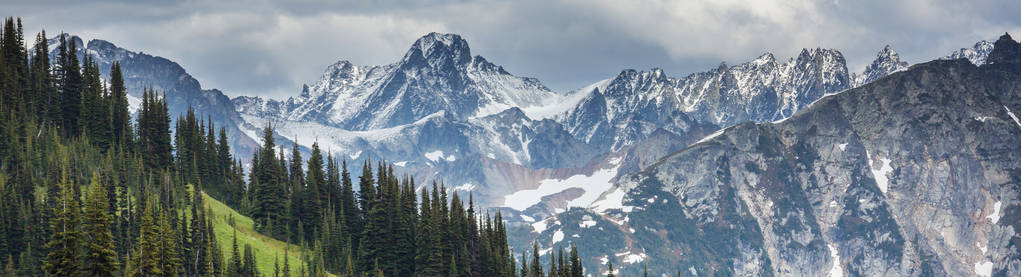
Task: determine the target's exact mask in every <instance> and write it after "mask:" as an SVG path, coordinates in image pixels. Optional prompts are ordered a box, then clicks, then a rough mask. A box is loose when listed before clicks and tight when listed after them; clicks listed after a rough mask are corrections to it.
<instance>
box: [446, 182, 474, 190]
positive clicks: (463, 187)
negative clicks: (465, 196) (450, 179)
mask: <svg viewBox="0 0 1021 277" xmlns="http://www.w3.org/2000/svg"><path fill="white" fill-rule="evenodd" d="M450 190H451V191H458V190H460V191H472V190H475V185H474V184H472V183H464V184H461V185H460V186H456V187H453V188H450Z"/></svg>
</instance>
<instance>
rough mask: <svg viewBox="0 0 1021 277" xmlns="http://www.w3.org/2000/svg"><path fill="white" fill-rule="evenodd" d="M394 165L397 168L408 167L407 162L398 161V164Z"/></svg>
mask: <svg viewBox="0 0 1021 277" xmlns="http://www.w3.org/2000/svg"><path fill="white" fill-rule="evenodd" d="M394 165H396V166H399V167H405V166H407V165H408V161H399V162H396V163H394Z"/></svg>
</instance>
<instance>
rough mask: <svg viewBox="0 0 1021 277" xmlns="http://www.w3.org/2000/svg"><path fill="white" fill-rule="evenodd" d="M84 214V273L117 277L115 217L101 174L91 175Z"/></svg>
mask: <svg viewBox="0 0 1021 277" xmlns="http://www.w3.org/2000/svg"><path fill="white" fill-rule="evenodd" d="M83 213H84V217H85V221H84V222H83V223H82V235H83V236H82V241H83V245H84V246H85V247H84V250H85V253H84V254H85V257H84V259H83V262H82V265H83V268H82V273H83V274H84V275H85V276H97V277H98V276H114V272H116V271H117V269H118V263H117V251H114V244H113V234H112V233H111V232H110V229H111V227H113V216H111V215H110V213H109V198H108V196H107V193H106V186H105V185H103V184H101V183H99V174H93V176H92V181H91V182H90V184H89V193H88V195H86V198H85V208H84V212H83Z"/></svg>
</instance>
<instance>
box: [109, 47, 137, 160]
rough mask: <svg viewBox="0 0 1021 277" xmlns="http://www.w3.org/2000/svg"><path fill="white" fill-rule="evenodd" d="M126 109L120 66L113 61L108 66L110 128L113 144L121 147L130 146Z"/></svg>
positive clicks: (130, 135) (126, 96) (128, 117)
mask: <svg viewBox="0 0 1021 277" xmlns="http://www.w3.org/2000/svg"><path fill="white" fill-rule="evenodd" d="M128 108H129V107H128V90H127V88H126V87H124V75H123V73H121V64H120V62H119V61H114V62H113V65H110V110H111V118H110V123H111V124H110V126H111V127H112V128H113V130H112V132H113V141H114V143H115V144H117V145H120V146H121V147H126V146H129V145H131V139H132V134H131V114H130V113H129V112H128Z"/></svg>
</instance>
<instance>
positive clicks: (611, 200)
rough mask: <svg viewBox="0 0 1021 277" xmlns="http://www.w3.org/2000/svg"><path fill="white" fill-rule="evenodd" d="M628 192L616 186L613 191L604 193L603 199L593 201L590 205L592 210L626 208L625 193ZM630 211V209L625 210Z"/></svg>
mask: <svg viewBox="0 0 1021 277" xmlns="http://www.w3.org/2000/svg"><path fill="white" fill-rule="evenodd" d="M625 194H626V192H625V191H624V190H622V189H620V188H614V189H613V190H612V191H610V192H608V193H606V194H604V195H603V198H602V199H599V200H598V201H596V202H593V203H592V205H590V206H589V207H590V208H592V210H594V211H596V212H599V213H605V212H606V210H609V209H621V210H623V209H624V195H625ZM625 212H628V211H625Z"/></svg>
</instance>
